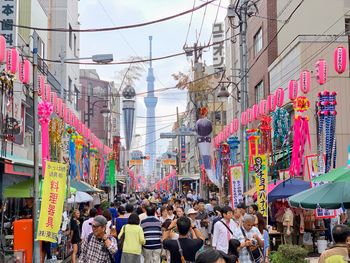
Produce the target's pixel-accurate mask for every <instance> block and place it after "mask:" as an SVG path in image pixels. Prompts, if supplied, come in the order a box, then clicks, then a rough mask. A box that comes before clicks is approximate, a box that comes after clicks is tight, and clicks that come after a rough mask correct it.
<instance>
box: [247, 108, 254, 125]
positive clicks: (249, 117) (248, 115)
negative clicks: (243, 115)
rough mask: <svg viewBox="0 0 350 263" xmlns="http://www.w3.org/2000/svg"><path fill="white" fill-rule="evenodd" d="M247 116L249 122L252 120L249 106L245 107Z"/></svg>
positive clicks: (251, 111)
mask: <svg viewBox="0 0 350 263" xmlns="http://www.w3.org/2000/svg"><path fill="white" fill-rule="evenodd" d="M247 118H248V122H249V123H251V122H252V121H253V110H252V109H250V108H248V109H247Z"/></svg>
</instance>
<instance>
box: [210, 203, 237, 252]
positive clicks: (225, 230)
mask: <svg viewBox="0 0 350 263" xmlns="http://www.w3.org/2000/svg"><path fill="white" fill-rule="evenodd" d="M221 212H222V216H223V218H222V219H221V220H220V221H218V222H216V224H215V225H214V234H213V242H212V246H213V248H215V249H218V250H221V251H223V252H225V253H226V254H227V253H228V245H229V241H230V240H231V239H232V238H235V236H234V233H235V232H236V231H237V226H236V224H235V223H234V222H233V220H232V215H233V211H232V208H231V207H229V206H224V207H223V208H222V209H221Z"/></svg>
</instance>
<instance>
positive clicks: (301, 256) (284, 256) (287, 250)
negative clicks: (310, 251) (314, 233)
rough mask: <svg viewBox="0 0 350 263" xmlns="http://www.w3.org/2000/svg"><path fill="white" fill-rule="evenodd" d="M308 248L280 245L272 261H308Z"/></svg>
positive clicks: (282, 262) (281, 262) (285, 262)
mask: <svg viewBox="0 0 350 263" xmlns="http://www.w3.org/2000/svg"><path fill="white" fill-rule="evenodd" d="M306 257H307V250H306V249H305V248H302V247H300V246H295V245H280V246H279V247H278V251H277V252H273V253H272V254H271V257H270V261H271V263H306V262H307V260H306V259H305V258H306Z"/></svg>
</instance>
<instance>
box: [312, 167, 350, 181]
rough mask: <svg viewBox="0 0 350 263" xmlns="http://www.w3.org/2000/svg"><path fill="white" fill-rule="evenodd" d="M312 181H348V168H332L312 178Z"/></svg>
mask: <svg viewBox="0 0 350 263" xmlns="http://www.w3.org/2000/svg"><path fill="white" fill-rule="evenodd" d="M312 181H313V182H322V181H323V182H346V181H350V168H349V167H347V166H342V167H339V168H337V169H333V170H331V171H329V172H328V173H326V174H322V175H320V176H318V177H316V178H314V179H312Z"/></svg>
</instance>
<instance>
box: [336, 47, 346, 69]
mask: <svg viewBox="0 0 350 263" xmlns="http://www.w3.org/2000/svg"><path fill="white" fill-rule="evenodd" d="M346 63H347V52H346V48H345V47H342V46H340V47H337V48H336V49H335V50H334V70H335V71H336V72H338V74H342V73H344V71H345V69H346Z"/></svg>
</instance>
